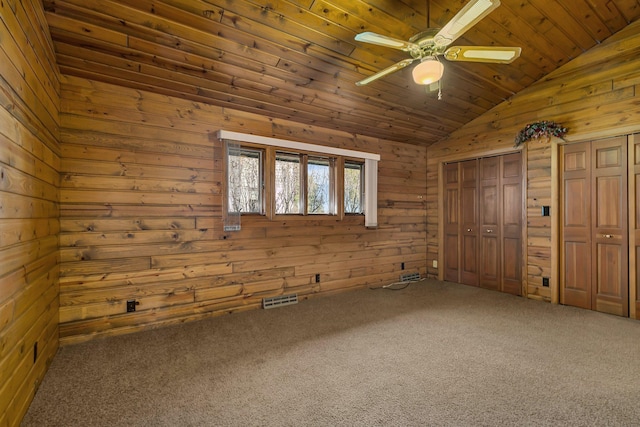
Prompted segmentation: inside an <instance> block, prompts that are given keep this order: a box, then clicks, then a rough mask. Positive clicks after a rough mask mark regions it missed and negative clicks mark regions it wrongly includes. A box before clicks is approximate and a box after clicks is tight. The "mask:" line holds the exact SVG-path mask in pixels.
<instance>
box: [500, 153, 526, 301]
mask: <svg viewBox="0 0 640 427" xmlns="http://www.w3.org/2000/svg"><path fill="white" fill-rule="evenodd" d="M501 160H502V168H501V171H502V175H501V191H500V193H501V195H502V205H501V206H502V215H501V217H502V218H501V219H502V230H501V233H502V234H501V235H502V241H501V247H502V254H501V259H502V263H501V265H502V274H501V276H502V286H501V288H500V290H501V291H502V292H508V293H510V294H514V295H522V263H523V260H522V203H523V202H522V153H520V152H518V153H513V154H508V155H505V156H503V157H502V159H501Z"/></svg>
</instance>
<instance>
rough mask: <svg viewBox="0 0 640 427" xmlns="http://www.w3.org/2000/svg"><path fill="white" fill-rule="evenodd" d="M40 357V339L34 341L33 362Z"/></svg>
mask: <svg viewBox="0 0 640 427" xmlns="http://www.w3.org/2000/svg"><path fill="white" fill-rule="evenodd" d="M37 359H38V341H36V342H34V343H33V363H34V364H35V363H36V360H37Z"/></svg>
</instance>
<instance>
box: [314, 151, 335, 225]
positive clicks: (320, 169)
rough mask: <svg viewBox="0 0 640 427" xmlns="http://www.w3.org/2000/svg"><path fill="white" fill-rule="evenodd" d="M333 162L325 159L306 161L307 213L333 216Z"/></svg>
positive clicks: (318, 158) (317, 158)
mask: <svg viewBox="0 0 640 427" xmlns="http://www.w3.org/2000/svg"><path fill="white" fill-rule="evenodd" d="M334 164H335V162H334V161H333V159H329V158H326V157H309V159H308V161H307V213H309V214H325V215H330V214H335V213H336V211H335V202H334V192H333V191H332V189H333V188H334V187H335V186H334V185H332V184H333V182H335V178H334V176H335V166H334Z"/></svg>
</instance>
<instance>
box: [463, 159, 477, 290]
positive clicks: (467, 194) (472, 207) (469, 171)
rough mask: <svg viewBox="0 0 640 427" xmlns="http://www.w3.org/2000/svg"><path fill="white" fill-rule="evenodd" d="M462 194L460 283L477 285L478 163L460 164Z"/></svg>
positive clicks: (474, 161)
mask: <svg viewBox="0 0 640 427" xmlns="http://www.w3.org/2000/svg"><path fill="white" fill-rule="evenodd" d="M460 168H461V169H460V174H461V180H462V186H461V187H462V190H461V191H462V194H461V198H460V215H461V217H462V227H461V235H462V247H461V250H462V254H461V257H460V258H461V264H462V265H461V266H460V267H461V268H460V283H464V284H465V285H472V286H477V285H478V281H479V279H478V260H479V254H478V249H479V243H478V226H479V224H478V161H477V160H468V161H464V162H461V163H460Z"/></svg>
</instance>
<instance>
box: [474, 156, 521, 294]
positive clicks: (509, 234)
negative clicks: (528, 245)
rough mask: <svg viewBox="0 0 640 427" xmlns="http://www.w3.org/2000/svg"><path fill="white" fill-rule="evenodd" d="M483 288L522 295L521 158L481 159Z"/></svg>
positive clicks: (481, 281)
mask: <svg viewBox="0 0 640 427" xmlns="http://www.w3.org/2000/svg"><path fill="white" fill-rule="evenodd" d="M479 182H480V202H479V205H480V242H481V243H480V253H479V256H480V274H479V276H480V286H481V287H483V288H487V289H494V290H498V291H502V292H508V293H511V294H515V295H520V294H521V293H522V155H521V154H520V153H513V154H507V155H504V156H498V157H487V158H483V159H480V181H479Z"/></svg>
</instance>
